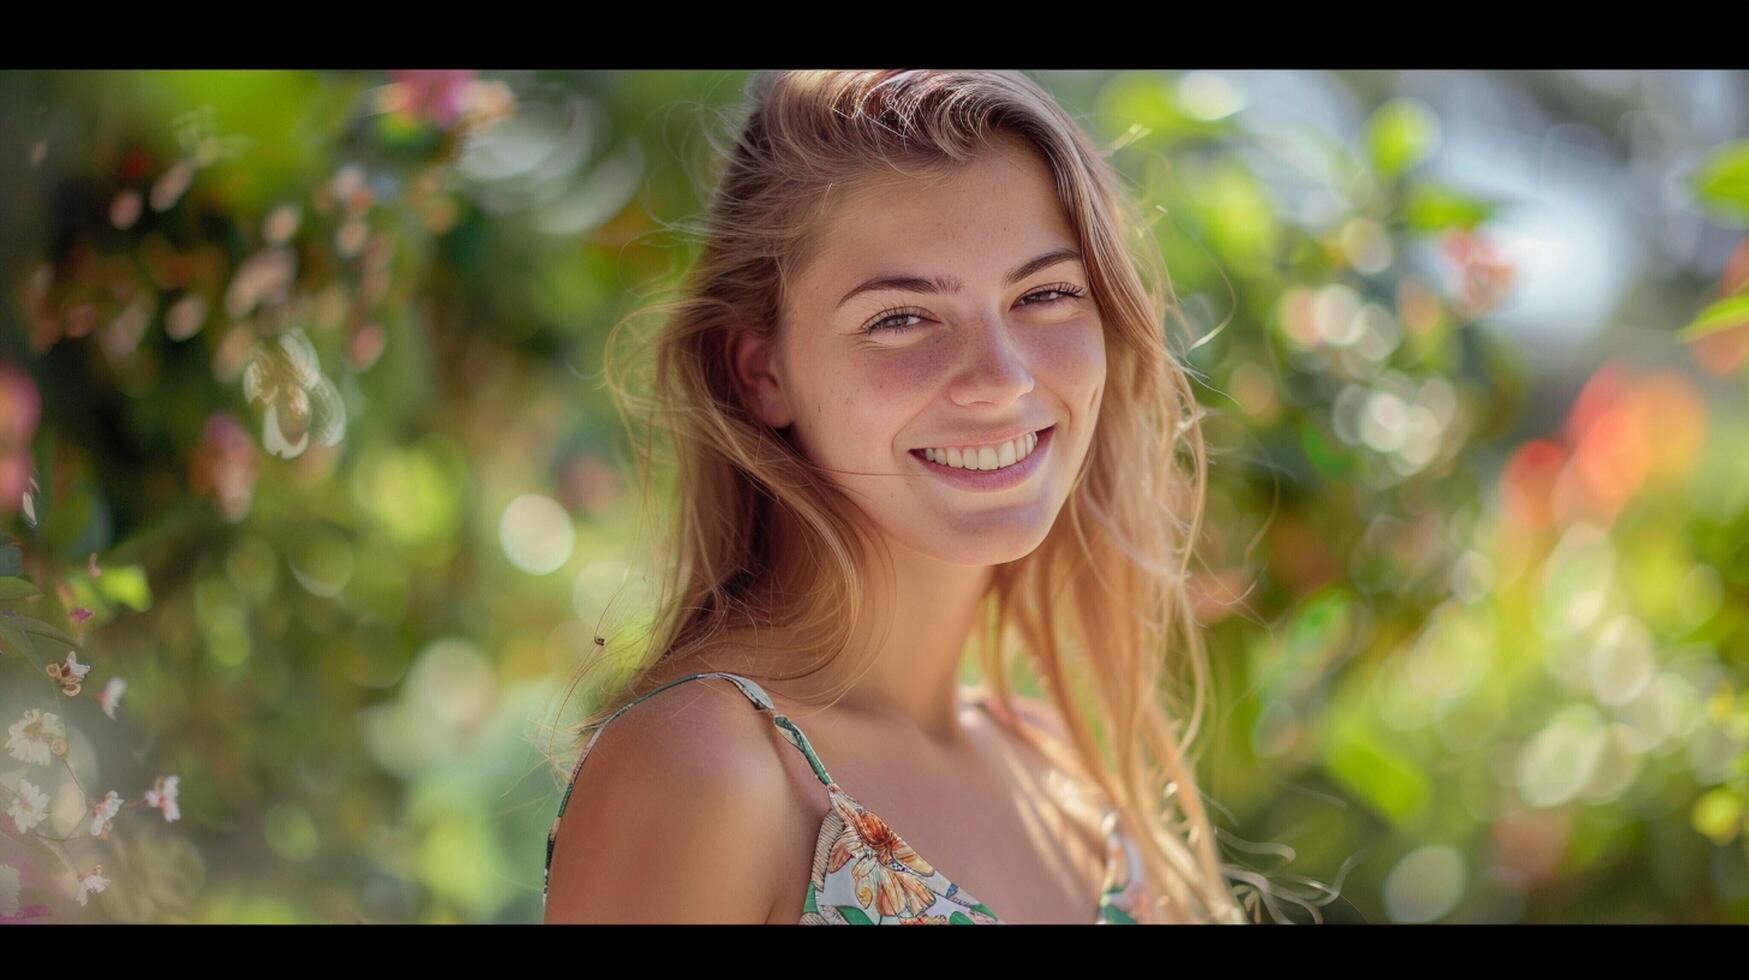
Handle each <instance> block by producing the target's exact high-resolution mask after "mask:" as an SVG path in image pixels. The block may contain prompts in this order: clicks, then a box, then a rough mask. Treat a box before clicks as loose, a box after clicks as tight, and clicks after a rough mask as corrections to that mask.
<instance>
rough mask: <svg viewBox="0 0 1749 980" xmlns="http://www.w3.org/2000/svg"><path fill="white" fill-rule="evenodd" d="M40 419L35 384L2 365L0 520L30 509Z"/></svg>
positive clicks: (18, 371) (0, 397) (40, 399)
mask: <svg viewBox="0 0 1749 980" xmlns="http://www.w3.org/2000/svg"><path fill="white" fill-rule="evenodd" d="M41 418H42V394H41V393H40V392H39V391H37V388H36V383H35V382H33V381H31V379H30V375H28V374H25V373H24V371H23V369H21V368H18V367H14V366H13V365H11V364H6V363H0V516H6V515H9V514H12V513H14V512H16V511H18V510H19V509H21V508H23V509H26V510H28V509H29V508H30V500H29V494H30V492H31V489H32V488H31V486H30V483H31V456H30V441H31V437H32V436H34V435H35V434H36V426H37V422H38V421H39V420H40V419H41ZM26 516H34V515H31V514H27V515H26ZM32 523H35V522H34V520H33V521H32Z"/></svg>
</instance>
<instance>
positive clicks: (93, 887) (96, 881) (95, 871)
mask: <svg viewBox="0 0 1749 980" xmlns="http://www.w3.org/2000/svg"><path fill="white" fill-rule="evenodd" d="M78 886H79V890H78V891H77V892H76V893H75V894H74V896H73V897H74V898H77V899H78V900H79V904H80V905H84V904H85V897H86V896H87V895H95V894H97V893H98V892H100V891H102V890H104V889H105V888H108V887H109V879H108V878H105V877H104V876H103V865H101V864H99V865H96V866H95V867H93V868H92V869H91V870H90V871H87V872H85V873H84V874H82V875H80V876H79V882H78Z"/></svg>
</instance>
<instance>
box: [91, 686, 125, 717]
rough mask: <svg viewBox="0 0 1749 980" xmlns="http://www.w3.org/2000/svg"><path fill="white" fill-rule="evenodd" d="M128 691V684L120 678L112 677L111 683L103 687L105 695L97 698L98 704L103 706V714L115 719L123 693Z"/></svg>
mask: <svg viewBox="0 0 1749 980" xmlns="http://www.w3.org/2000/svg"><path fill="white" fill-rule="evenodd" d="M127 689H128V682H127V681H124V680H122V679H121V678H119V677H111V678H110V679H109V683H108V684H105V685H103V693H102V694H99V695H98V696H97V703H98V704H99V705H102V707H103V713H104V714H106V715H108V716H110V717H111V718H114V717H115V705H116V702H118V701H120V700H121V692H123V691H125V690H127Z"/></svg>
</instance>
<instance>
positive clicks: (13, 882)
mask: <svg viewBox="0 0 1749 980" xmlns="http://www.w3.org/2000/svg"><path fill="white" fill-rule="evenodd" d="M17 914H18V869H17V868H15V867H13V866H12V865H10V864H0V915H7V916H12V915H17Z"/></svg>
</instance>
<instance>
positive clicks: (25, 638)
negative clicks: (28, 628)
mask: <svg viewBox="0 0 1749 980" xmlns="http://www.w3.org/2000/svg"><path fill="white" fill-rule="evenodd" d="M0 640H5V641H6V644H5V649H7V650H12V651H15V652H17V653H19V654H22V655H23V656H26V657H29V658H30V659H32V660H38V661H40V660H41V659H42V658H41V657H39V656H38V655H37V652H36V644H34V643H32V642H30V634H28V633H26V632H25V631H23V630H21V629H18V628H16V627H13V626H8V625H6V623H5V622H0Z"/></svg>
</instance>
